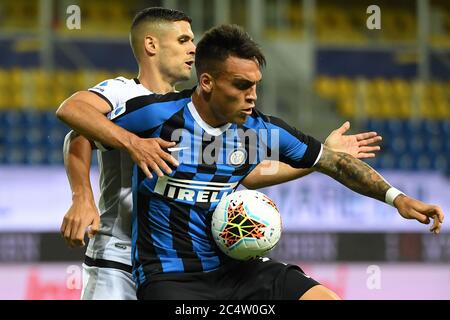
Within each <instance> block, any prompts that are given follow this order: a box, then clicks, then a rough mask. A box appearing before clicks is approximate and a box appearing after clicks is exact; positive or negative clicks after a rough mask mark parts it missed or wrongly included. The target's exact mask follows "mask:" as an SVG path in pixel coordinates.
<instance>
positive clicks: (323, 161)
mask: <svg viewBox="0 0 450 320" xmlns="http://www.w3.org/2000/svg"><path fill="white" fill-rule="evenodd" d="M315 169H316V170H317V171H320V172H322V173H325V174H326V175H329V176H330V177H332V178H333V179H334V180H336V181H339V182H340V183H342V184H343V185H345V186H346V187H348V188H350V189H352V190H353V191H355V192H358V193H360V194H363V195H365V196H368V197H371V198H374V199H377V200H380V201H383V202H384V201H385V196H386V192H387V191H388V189H389V188H391V185H390V184H389V183H388V182H387V181H386V180H385V179H384V178H383V177H382V176H381V175H380V174H379V173H378V172H376V171H375V170H374V169H372V168H371V167H370V166H369V165H367V164H366V163H364V162H362V161H361V160H358V159H356V158H354V157H352V156H351V155H349V154H346V153H343V152H334V151H332V150H331V149H329V148H327V147H325V146H324V147H323V151H322V155H321V157H320V159H319V161H318V162H317V163H316V165H315ZM394 206H395V207H396V208H397V210H398V212H399V213H400V215H401V216H402V217H403V218H405V219H416V220H417V221H419V222H421V223H424V224H429V223H430V218H433V219H434V223H433V226H432V227H431V228H430V231H432V232H435V233H439V231H440V228H441V224H442V222H443V221H444V213H443V212H442V209H441V208H439V207H438V206H433V205H428V204H425V203H423V202H421V201H419V200H416V199H413V198H411V197H408V196H405V195H399V196H397V197H396V198H395V200H394Z"/></svg>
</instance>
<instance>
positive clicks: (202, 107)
mask: <svg viewBox="0 0 450 320" xmlns="http://www.w3.org/2000/svg"><path fill="white" fill-rule="evenodd" d="M207 100H208V97H206V96H205V93H204V92H201V90H200V88H199V87H197V89H196V90H195V91H194V93H193V94H192V104H193V105H194V107H195V109H196V110H197V112H198V114H199V116H200V118H202V120H203V121H205V122H206V123H207V124H208V125H210V126H211V127H213V128H218V127H221V126H223V125H225V124H227V122H226V121H221V120H219V119H217V117H216V116H215V115H214V113H213V112H212V110H211V107H210V105H209V103H208V101H207Z"/></svg>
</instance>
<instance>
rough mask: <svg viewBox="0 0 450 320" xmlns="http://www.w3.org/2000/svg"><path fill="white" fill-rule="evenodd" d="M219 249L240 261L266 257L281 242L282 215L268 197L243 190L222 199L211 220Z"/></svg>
mask: <svg viewBox="0 0 450 320" xmlns="http://www.w3.org/2000/svg"><path fill="white" fill-rule="evenodd" d="M211 231H212V235H213V238H214V240H215V242H216V243H217V245H218V247H219V248H220V249H221V250H222V251H223V252H224V253H225V254H227V255H228V256H230V257H231V258H234V259H238V260H249V259H252V258H256V257H262V256H264V255H266V254H267V253H268V252H269V251H270V250H272V249H273V248H274V247H275V245H276V244H277V243H278V240H280V236H281V216H280V212H279V211H278V208H277V206H276V205H275V203H274V202H273V201H272V200H270V199H269V198H268V197H267V196H266V195H265V194H263V193H261V192H258V191H254V190H242V191H236V192H233V193H231V194H230V195H228V196H226V197H224V198H222V200H221V201H220V203H219V204H218V205H217V207H216V209H215V211H214V213H213V215H212V221H211Z"/></svg>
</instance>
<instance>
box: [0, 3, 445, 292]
mask: <svg viewBox="0 0 450 320" xmlns="http://www.w3.org/2000/svg"><path fill="white" fill-rule="evenodd" d="M372 4H376V5H378V6H379V8H380V9H381V29H380V30H377V29H375V30H370V29H368V28H367V26H366V20H367V19H368V18H369V16H370V14H369V13H367V12H366V10H367V7H368V6H369V5H372ZM70 5H78V6H79V8H80V10H81V29H73V30H70V29H69V28H68V27H67V23H66V22H67V19H69V18H70V16H71V14H72V13H73V12H70V13H67V8H68V7H69V6H70ZM149 6H165V7H170V8H176V9H181V10H183V11H185V12H186V13H188V14H189V15H190V16H191V17H192V18H193V24H192V27H193V30H194V32H195V34H196V37H197V40H198V39H199V38H200V36H201V34H202V33H203V32H204V31H205V30H206V29H208V28H209V27H212V26H214V25H217V24H219V23H237V24H240V25H242V26H243V27H245V28H246V29H247V30H248V31H249V32H250V33H251V34H252V36H253V37H254V38H255V39H256V40H257V41H258V42H259V43H261V45H262V47H263V48H264V50H265V53H266V56H267V58H268V67H267V69H266V70H265V72H264V81H263V82H262V84H261V87H260V88H259V103H258V105H259V108H260V109H262V110H263V111H264V112H266V113H270V114H276V115H278V116H281V117H283V118H284V119H287V120H288V122H290V123H291V124H293V125H296V126H297V127H298V128H300V129H301V130H302V131H304V132H308V133H312V134H313V135H315V136H316V137H318V138H320V139H324V138H325V137H326V135H327V134H328V133H329V132H330V130H331V129H333V128H335V127H337V126H339V125H340V124H341V123H343V121H345V120H350V121H351V123H352V132H353V133H354V132H357V130H375V131H377V132H379V133H380V134H382V135H383V138H384V140H383V144H382V151H381V152H380V153H379V154H378V157H377V158H376V159H374V160H370V161H369V163H370V164H371V165H372V166H374V167H375V168H377V169H379V170H380V171H381V172H382V173H383V174H385V175H386V177H388V178H389V179H390V180H391V181H392V182H393V183H394V184H395V185H396V186H398V187H399V188H400V189H402V190H404V191H406V192H407V193H409V194H411V195H412V196H415V197H418V198H420V199H422V200H424V201H427V202H433V203H437V204H439V205H441V207H442V208H443V209H444V212H446V213H447V214H450V3H449V2H448V1H445V0H417V1H401V0H396V1H370V2H369V1H365V0H358V1H356V0H355V1H339V2H337V1H330V0H277V1H275V0H214V1H212V0H190V1H188V0H166V1H144V0H127V1H120V0H109V1H107V2H105V1H98V0H58V1H57V0H0V57H1V58H0V298H1V299H78V297H79V294H80V288H81V279H80V276H81V270H80V264H81V261H82V259H83V254H84V248H83V249H69V248H68V247H66V245H65V243H64V240H63V239H62V238H61V237H60V235H59V233H58V231H59V227H60V223H61V221H62V217H63V215H64V214H65V212H66V210H67V209H68V207H69V205H70V201H71V198H70V191H69V185H68V182H67V179H66V176H65V172H64V168H63V164H62V143H63V139H64V136H65V134H66V132H67V131H68V129H67V127H65V126H64V125H63V124H61V123H60V122H58V120H57V119H56V117H55V115H54V112H55V110H56V108H57V107H58V105H59V104H60V103H61V102H62V101H63V100H64V99H65V98H67V97H68V96H70V95H71V94H72V93H74V92H75V91H77V90H84V89H87V88H88V87H91V86H93V85H94V84H96V83H98V82H100V81H103V80H105V79H108V78H112V77H116V76H119V75H122V76H126V77H134V76H135V75H136V71H137V68H136V64H135V62H134V59H133V56H132V53H131V50H130V48H129V44H128V37H127V33H128V30H129V26H130V23H131V19H132V17H133V15H134V14H135V13H136V12H137V11H138V10H140V9H142V8H145V7H149ZM192 84H193V82H192V81H191V82H190V83H188V84H186V85H185V86H190V85H192ZM93 163H94V168H93V172H92V178H93V180H94V185H95V186H96V183H95V182H96V181H97V180H96V179H97V167H96V166H95V160H94V161H93ZM263 191H265V192H267V193H268V194H269V196H271V197H272V198H273V199H274V200H275V201H276V202H277V204H278V205H279V207H280V209H281V212H282V214H283V219H284V220H283V222H284V234H283V237H282V241H281V243H280V245H279V246H278V247H277V248H276V250H275V251H274V252H273V253H272V255H273V256H274V257H276V258H279V259H281V260H284V261H289V262H293V263H298V264H299V265H300V266H302V267H303V268H304V269H305V270H306V271H307V272H309V273H310V274H311V275H312V276H313V277H315V278H316V279H318V280H319V281H321V282H323V283H325V284H327V285H328V286H330V287H331V288H333V289H334V290H335V291H337V292H338V293H339V294H340V295H341V296H342V297H343V298H346V299H450V264H449V262H450V228H449V222H448V221H447V223H446V224H444V230H443V232H442V233H441V234H440V235H439V236H436V235H432V234H429V233H428V231H427V230H428V229H427V227H426V226H422V225H419V224H418V223H416V222H411V221H404V220H402V219H400V218H399V217H398V216H397V215H396V213H395V210H394V209H393V208H390V207H388V206H387V205H385V204H382V203H377V202H376V201H373V200H370V199H369V200H367V199H364V198H362V197H359V196H357V195H355V194H353V193H352V192H349V191H347V190H345V189H344V188H343V187H341V186H340V185H339V184H337V183H335V182H334V181H332V180H331V179H328V178H327V177H322V176H321V175H319V174H312V175H310V176H309V177H307V178H305V179H302V180H301V181H297V182H291V183H288V184H284V185H282V186H278V187H273V188H269V189H265V190H263ZM96 192H97V191H96ZM299 199H301V200H302V201H301V202H299Z"/></svg>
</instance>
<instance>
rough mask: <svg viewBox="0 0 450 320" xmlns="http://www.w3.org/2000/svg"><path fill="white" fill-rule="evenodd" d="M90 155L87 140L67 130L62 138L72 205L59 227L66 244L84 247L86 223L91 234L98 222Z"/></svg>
mask: <svg viewBox="0 0 450 320" xmlns="http://www.w3.org/2000/svg"><path fill="white" fill-rule="evenodd" d="M91 157H92V149H91V144H90V142H89V141H88V140H87V139H86V138H85V137H83V136H80V135H79V134H77V133H76V132H74V131H70V132H69V133H68V134H67V135H66V138H65V140H64V166H65V168H66V173H67V177H68V179H69V184H70V189H71V191H72V205H71V206H70V208H69V210H68V211H67V213H66V214H65V216H64V219H63V222H62V224H61V229H60V230H61V234H62V236H63V237H64V239H65V240H66V242H67V244H68V245H69V246H70V247H78V246H84V244H85V243H84V235H85V232H86V230H87V228H88V226H90V230H89V232H88V236H89V237H92V236H93V235H94V234H95V233H96V232H97V231H98V227H99V223H100V216H99V214H98V210H97V207H96V205H95V199H94V195H93V192H92V186H91V180H90V176H89V171H90V167H91Z"/></svg>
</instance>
